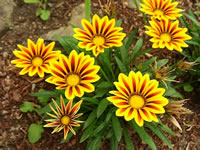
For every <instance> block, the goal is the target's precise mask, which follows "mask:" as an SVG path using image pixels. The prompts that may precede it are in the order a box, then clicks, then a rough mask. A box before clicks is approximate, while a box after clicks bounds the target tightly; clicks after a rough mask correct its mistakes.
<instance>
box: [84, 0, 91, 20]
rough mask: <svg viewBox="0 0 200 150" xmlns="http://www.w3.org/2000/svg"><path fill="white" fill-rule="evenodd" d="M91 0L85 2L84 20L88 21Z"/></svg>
mask: <svg viewBox="0 0 200 150" xmlns="http://www.w3.org/2000/svg"><path fill="white" fill-rule="evenodd" d="M90 14H91V0H85V19H86V20H88V21H90Z"/></svg>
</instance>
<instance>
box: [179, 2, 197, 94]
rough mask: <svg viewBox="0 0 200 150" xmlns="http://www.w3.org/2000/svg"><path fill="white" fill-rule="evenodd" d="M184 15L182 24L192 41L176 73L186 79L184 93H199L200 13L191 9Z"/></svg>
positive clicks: (184, 52)
mask: <svg viewBox="0 0 200 150" xmlns="http://www.w3.org/2000/svg"><path fill="white" fill-rule="evenodd" d="M195 5H196V6H198V7H199V6H200V5H199V3H196V4H195ZM183 15H184V16H183V17H181V22H182V24H183V25H184V26H185V27H186V28H188V33H189V35H190V36H191V37H192V39H191V40H189V41H186V42H187V44H188V45H189V47H187V48H186V49H184V51H183V52H182V55H183V56H184V60H181V61H179V62H178V64H177V68H178V70H177V72H176V73H177V74H178V75H179V76H181V77H183V79H184V78H185V82H184V86H183V89H184V91H186V92H191V91H194V92H196V93H198V92H199V90H200V88H199V87H198V84H200V82H199V81H198V80H199V79H200V63H197V62H198V59H199V56H200V22H199V21H198V19H197V17H198V15H199V13H198V11H197V12H194V13H193V11H192V10H191V9H189V10H188V13H184V14H183ZM188 20H190V21H192V24H191V23H189V22H188ZM193 81H196V82H193Z"/></svg>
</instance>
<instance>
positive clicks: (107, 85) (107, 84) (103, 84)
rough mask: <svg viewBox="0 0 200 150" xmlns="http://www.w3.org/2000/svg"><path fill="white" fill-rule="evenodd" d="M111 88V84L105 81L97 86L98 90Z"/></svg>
mask: <svg viewBox="0 0 200 150" xmlns="http://www.w3.org/2000/svg"><path fill="white" fill-rule="evenodd" d="M113 86H114V85H113V83H112V82H107V81H103V82H101V83H100V84H99V85H97V87H99V88H111V87H113Z"/></svg>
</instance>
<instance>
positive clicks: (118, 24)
mask: <svg viewBox="0 0 200 150" xmlns="http://www.w3.org/2000/svg"><path fill="white" fill-rule="evenodd" d="M121 24H122V19H121V18H120V19H119V20H117V21H116V25H115V26H116V27H120V26H121Z"/></svg>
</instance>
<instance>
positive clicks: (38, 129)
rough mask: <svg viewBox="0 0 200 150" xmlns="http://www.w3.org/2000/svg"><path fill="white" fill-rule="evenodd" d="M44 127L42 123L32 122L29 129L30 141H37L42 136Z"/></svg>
mask: <svg viewBox="0 0 200 150" xmlns="http://www.w3.org/2000/svg"><path fill="white" fill-rule="evenodd" d="M43 131H44V129H43V127H42V125H40V124H34V123H32V124H31V125H30V126H29V129H28V140H29V142H30V143H35V142H37V141H39V139H40V138H41V136H42V133H43Z"/></svg>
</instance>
